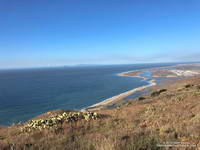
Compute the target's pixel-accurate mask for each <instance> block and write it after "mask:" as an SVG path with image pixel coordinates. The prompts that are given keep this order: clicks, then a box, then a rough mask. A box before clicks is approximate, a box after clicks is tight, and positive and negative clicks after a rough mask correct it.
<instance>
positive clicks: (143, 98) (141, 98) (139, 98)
mask: <svg viewBox="0 0 200 150" xmlns="http://www.w3.org/2000/svg"><path fill="white" fill-rule="evenodd" d="M145 99H146V98H145V97H142V96H141V97H138V100H139V101H142V100H145Z"/></svg>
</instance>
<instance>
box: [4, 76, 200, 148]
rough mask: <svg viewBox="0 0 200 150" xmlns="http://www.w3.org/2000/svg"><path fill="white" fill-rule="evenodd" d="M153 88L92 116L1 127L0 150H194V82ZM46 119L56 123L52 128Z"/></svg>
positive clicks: (197, 100)
mask: <svg viewBox="0 0 200 150" xmlns="http://www.w3.org/2000/svg"><path fill="white" fill-rule="evenodd" d="M158 88H159V89H156V88H154V89H152V93H151V94H149V95H145V96H143V97H140V98H138V99H137V100H130V101H129V102H128V103H127V104H125V105H122V106H120V107H118V108H115V109H110V110H101V111H99V112H97V113H98V114H96V113H93V114H90V115H89V116H85V113H80V114H79V113H76V112H71V113H70V114H69V112H68V111H66V113H65V115H63V113H64V112H65V111H54V112H48V113H46V114H43V115H41V116H38V117H36V118H34V119H33V120H35V121H32V122H27V123H25V124H18V125H13V126H10V127H7V128H1V129H0V150H10V149H12V150H63V149H64V150H150V149H152V150H154V149H155V150H156V149H166V148H161V147H158V145H160V146H162V144H164V143H166V142H176V143H173V144H180V143H178V142H182V147H180V146H178V147H172V149H197V147H195V146H197V145H198V143H199V142H200V78H197V77H195V78H192V79H187V80H182V81H177V82H176V83H173V82H170V83H165V84H163V85H161V86H160V87H158ZM160 89H162V90H160ZM163 89H166V90H163ZM60 116H62V117H60ZM52 118H56V119H53V120H56V121H55V122H54V123H53V125H51V121H49V120H52ZM58 118H61V119H60V121H59V119H58ZM39 119H40V121H38V120H39ZM41 120H43V121H41ZM35 122H36V123H35ZM38 122H39V123H38ZM41 122H42V123H41ZM47 122H48V123H47ZM49 122H50V125H49ZM31 123H32V124H31ZM34 124H37V125H34ZM33 126H40V127H33ZM186 146H187V147H186Z"/></svg>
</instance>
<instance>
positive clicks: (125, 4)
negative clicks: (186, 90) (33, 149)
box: [0, 0, 200, 68]
mask: <svg viewBox="0 0 200 150" xmlns="http://www.w3.org/2000/svg"><path fill="white" fill-rule="evenodd" d="M199 60H200V0H20V1H19V0H0V68H16V67H40V66H62V65H78V64H135V63H159V62H183V61H184V62H189V61H199Z"/></svg>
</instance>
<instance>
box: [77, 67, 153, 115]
mask: <svg viewBox="0 0 200 150" xmlns="http://www.w3.org/2000/svg"><path fill="white" fill-rule="evenodd" d="M140 71H141V70H140ZM132 72H138V70H134V71H127V72H122V73H119V74H117V75H118V76H122V77H136V78H142V79H144V80H148V78H146V77H142V76H139V75H127V73H132ZM147 82H148V83H149V84H147V85H144V86H141V87H138V88H134V89H132V90H129V91H126V92H123V93H121V94H118V95H115V96H113V97H111V98H108V99H105V100H103V101H101V102H99V103H96V104H94V105H91V106H89V107H87V108H83V109H81V111H85V110H89V111H97V110H101V109H102V108H103V107H105V106H107V105H109V104H111V103H115V102H117V101H119V100H122V99H124V98H126V97H128V96H130V95H132V94H134V93H135V92H138V91H142V90H144V89H146V88H149V87H152V86H155V85H157V83H156V80H150V81H147Z"/></svg>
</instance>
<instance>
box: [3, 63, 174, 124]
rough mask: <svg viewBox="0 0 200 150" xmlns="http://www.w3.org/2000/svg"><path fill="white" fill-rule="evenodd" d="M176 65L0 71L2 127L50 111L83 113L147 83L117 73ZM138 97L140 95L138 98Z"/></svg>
mask: <svg viewBox="0 0 200 150" xmlns="http://www.w3.org/2000/svg"><path fill="white" fill-rule="evenodd" d="M170 65H173V64H138V65H105V66H76V67H55V68H39V69H13V70H11V69H10V70H0V125H10V124H13V123H18V122H25V121H28V120H30V119H31V118H33V117H35V116H37V115H40V114H42V113H45V112H47V111H51V110H57V109H77V110H79V109H82V108H85V107H88V106H91V105H93V104H96V103H99V102H101V101H103V100H105V99H107V98H110V97H113V96H115V95H118V94H120V93H122V92H126V91H128V90H131V89H133V88H137V87H140V86H143V85H147V84H148V82H147V81H145V80H143V79H141V78H135V77H121V76H117V74H118V73H121V72H126V71H130V70H139V69H146V68H154V67H163V66H170ZM136 95H137V96H138V94H136Z"/></svg>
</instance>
